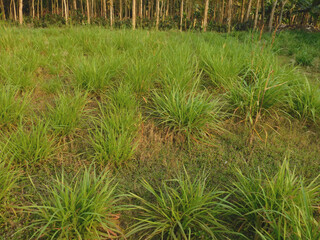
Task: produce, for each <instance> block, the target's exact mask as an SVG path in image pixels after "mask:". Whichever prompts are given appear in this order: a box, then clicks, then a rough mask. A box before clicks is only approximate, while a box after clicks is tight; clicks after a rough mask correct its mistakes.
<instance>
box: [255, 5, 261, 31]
mask: <svg viewBox="0 0 320 240" xmlns="http://www.w3.org/2000/svg"><path fill="white" fill-rule="evenodd" d="M259 6H260V0H257V5H256V13H255V15H254V25H253V30H255V29H256V28H257V25H258V18H259Z"/></svg>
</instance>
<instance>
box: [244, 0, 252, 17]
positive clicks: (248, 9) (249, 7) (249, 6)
mask: <svg viewBox="0 0 320 240" xmlns="http://www.w3.org/2000/svg"><path fill="white" fill-rule="evenodd" d="M251 5H252V0H249V3H248V8H247V13H246V17H245V19H244V21H245V22H248V20H249V17H250V12H251Z"/></svg>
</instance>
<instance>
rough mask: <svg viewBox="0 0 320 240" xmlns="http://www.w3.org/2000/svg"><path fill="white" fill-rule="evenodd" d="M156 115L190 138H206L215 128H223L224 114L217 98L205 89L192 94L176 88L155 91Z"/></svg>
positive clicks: (161, 121)
mask: <svg viewBox="0 0 320 240" xmlns="http://www.w3.org/2000/svg"><path fill="white" fill-rule="evenodd" d="M152 116H153V117H154V118H155V120H156V121H157V122H158V123H159V124H161V125H163V126H165V127H166V128H167V129H169V130H171V131H173V132H174V133H176V134H177V135H179V136H182V137H184V138H186V139H187V140H188V141H189V140H191V138H197V139H200V138H203V139H204V138H205V137H208V136H210V135H212V130H220V122H221V117H222V116H223V113H222V111H221V104H220V103H219V101H218V100H217V99H214V98H211V97H210V96H209V95H207V94H206V93H205V92H203V93H197V92H195V91H192V92H190V93H188V92H186V91H184V90H180V89H177V88H173V89H172V90H171V91H165V92H163V93H157V92H154V93H153V107H152Z"/></svg>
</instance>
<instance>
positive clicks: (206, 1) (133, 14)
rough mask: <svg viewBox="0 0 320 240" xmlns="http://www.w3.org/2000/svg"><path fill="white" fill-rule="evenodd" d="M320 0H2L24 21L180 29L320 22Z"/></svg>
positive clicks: (3, 10)
mask: <svg viewBox="0 0 320 240" xmlns="http://www.w3.org/2000/svg"><path fill="white" fill-rule="evenodd" d="M319 16H320V0H290V1H289V0H214V1H213V0H108V1H107V0H0V18H2V19H3V20H11V21H14V22H19V23H20V24H23V23H24V22H27V23H28V22H31V23H38V24H39V23H41V22H42V23H44V24H50V23H51V24H54V23H60V24H79V23H80V24H102V25H110V26H111V27H122V26H127V27H132V28H133V29H135V28H136V27H141V28H156V29H159V28H160V29H171V28H179V29H180V30H187V29H198V30H203V31H206V30H220V31H230V30H231V29H232V28H235V29H238V30H240V29H247V28H253V29H257V28H260V29H261V28H264V29H268V30H269V31H271V30H272V29H273V28H275V27H276V26H278V25H280V24H289V25H292V24H295V25H309V24H312V25H314V26H317V25H318V22H319Z"/></svg>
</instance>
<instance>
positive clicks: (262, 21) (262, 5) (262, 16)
mask: <svg viewBox="0 0 320 240" xmlns="http://www.w3.org/2000/svg"><path fill="white" fill-rule="evenodd" d="M264 1H265V0H261V8H262V13H261V26H263V25H264V16H265V12H266V9H265V6H264Z"/></svg>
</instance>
